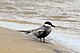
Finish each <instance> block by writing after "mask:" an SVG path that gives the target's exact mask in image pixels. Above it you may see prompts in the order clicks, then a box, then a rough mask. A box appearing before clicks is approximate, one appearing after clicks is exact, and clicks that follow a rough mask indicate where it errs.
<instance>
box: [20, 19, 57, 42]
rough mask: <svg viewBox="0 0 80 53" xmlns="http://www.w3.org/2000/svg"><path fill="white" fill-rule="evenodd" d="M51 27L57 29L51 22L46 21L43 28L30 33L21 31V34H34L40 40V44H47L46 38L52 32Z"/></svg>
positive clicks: (29, 31)
mask: <svg viewBox="0 0 80 53" xmlns="http://www.w3.org/2000/svg"><path fill="white" fill-rule="evenodd" d="M51 27H55V26H54V25H52V23H51V22H50V21H46V22H45V23H44V24H43V25H42V26H41V27H39V28H37V29H33V30H28V31H24V30H20V32H25V33H27V34H29V33H32V34H33V35H35V36H36V37H37V38H39V39H40V42H43V43H45V37H47V36H48V35H49V34H50V32H51V31H52V29H51Z"/></svg>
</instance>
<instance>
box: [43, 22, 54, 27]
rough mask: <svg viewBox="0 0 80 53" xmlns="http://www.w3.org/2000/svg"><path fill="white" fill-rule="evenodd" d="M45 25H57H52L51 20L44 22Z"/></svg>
mask: <svg viewBox="0 0 80 53" xmlns="http://www.w3.org/2000/svg"><path fill="white" fill-rule="evenodd" d="M44 25H45V26H51V27H55V26H54V25H52V23H51V22H49V21H46V22H45V23H44Z"/></svg>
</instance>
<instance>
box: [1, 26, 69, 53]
mask: <svg viewBox="0 0 80 53" xmlns="http://www.w3.org/2000/svg"><path fill="white" fill-rule="evenodd" d="M0 53H70V52H69V50H68V49H66V48H65V47H63V46H60V45H58V44H46V43H41V42H38V41H34V40H32V39H30V38H28V37H25V36H23V34H22V33H20V32H17V31H15V30H12V29H8V28H3V27H0Z"/></svg>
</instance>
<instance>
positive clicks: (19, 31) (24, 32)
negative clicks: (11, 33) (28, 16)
mask: <svg viewBox="0 0 80 53" xmlns="http://www.w3.org/2000/svg"><path fill="white" fill-rule="evenodd" d="M18 32H24V33H27V34H28V33H30V31H24V30H18Z"/></svg>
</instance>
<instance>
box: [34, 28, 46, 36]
mask: <svg viewBox="0 0 80 53" xmlns="http://www.w3.org/2000/svg"><path fill="white" fill-rule="evenodd" d="M44 32H45V29H43V28H39V29H36V30H34V31H33V34H34V35H35V36H37V37H39V36H40V35H42V34H43V33H44Z"/></svg>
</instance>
